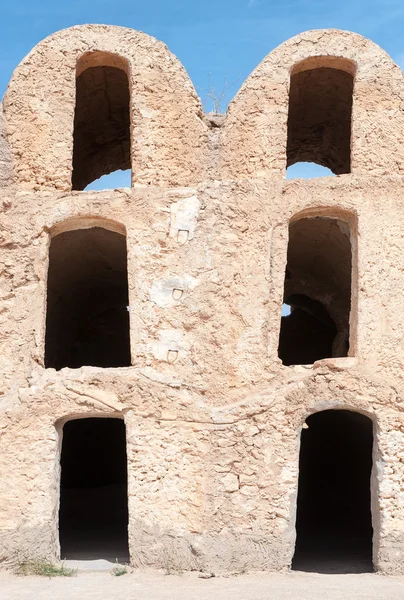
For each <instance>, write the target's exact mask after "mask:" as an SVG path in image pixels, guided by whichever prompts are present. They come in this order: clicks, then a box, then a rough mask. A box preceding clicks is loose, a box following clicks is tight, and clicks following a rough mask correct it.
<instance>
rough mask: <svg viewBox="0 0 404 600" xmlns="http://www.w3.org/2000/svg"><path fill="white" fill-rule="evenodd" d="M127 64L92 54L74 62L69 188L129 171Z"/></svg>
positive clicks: (110, 55) (119, 60)
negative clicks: (71, 163) (115, 173)
mask: <svg viewBox="0 0 404 600" xmlns="http://www.w3.org/2000/svg"><path fill="white" fill-rule="evenodd" d="M128 72H129V67H128V64H127V61H125V60H124V59H122V58H121V57H119V56H116V55H114V54H108V53H103V52H93V53H90V54H86V55H84V56H83V57H82V58H81V59H80V60H79V61H78V63H77V78H76V109H75V115H74V134H73V172H72V189H73V190H84V188H85V187H87V185H88V184H90V183H91V182H92V181H95V180H96V179H99V178H100V177H101V176H103V175H107V174H109V173H112V172H113V171H117V170H123V171H125V170H127V169H130V168H131V158H130V137H131V136H130V110H129V106H130V90H129V80H128Z"/></svg>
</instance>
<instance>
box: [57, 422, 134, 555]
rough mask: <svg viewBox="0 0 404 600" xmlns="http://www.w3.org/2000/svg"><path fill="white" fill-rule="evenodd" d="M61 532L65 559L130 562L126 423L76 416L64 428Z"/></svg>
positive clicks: (62, 550) (62, 552)
mask: <svg viewBox="0 0 404 600" xmlns="http://www.w3.org/2000/svg"><path fill="white" fill-rule="evenodd" d="M59 535H60V547H61V558H62V559H65V558H66V559H73V560H94V559H98V558H104V559H107V560H110V561H113V562H115V561H118V562H127V561H128V560H129V549H128V493H127V460H126V435H125V424H124V422H123V421H122V420H121V419H111V418H108V419H100V418H88V419H76V420H73V421H68V422H67V423H66V424H65V425H64V427H63V443H62V454H61V485H60V512H59Z"/></svg>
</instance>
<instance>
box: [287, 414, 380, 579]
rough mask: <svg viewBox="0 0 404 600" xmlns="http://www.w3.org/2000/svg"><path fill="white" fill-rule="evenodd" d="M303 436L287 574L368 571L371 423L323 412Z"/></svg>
mask: <svg viewBox="0 0 404 600" xmlns="http://www.w3.org/2000/svg"><path fill="white" fill-rule="evenodd" d="M307 425H308V429H303V430H302V437H301V448H300V461H299V489H298V497H297V516H296V533H297V540H296V550H295V555H294V558H293V562H292V568H293V569H295V570H300V571H312V572H319V573H362V572H370V571H372V570H373V567H372V536H373V529H372V515H371V489H370V477H371V471H372V449H373V423H372V421H371V420H370V419H369V418H368V417H366V416H364V415H361V414H359V413H356V412H352V411H348V410H326V411H323V412H319V413H315V414H314V415H311V416H310V417H309V418H308V419H307Z"/></svg>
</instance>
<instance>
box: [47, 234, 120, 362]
mask: <svg viewBox="0 0 404 600" xmlns="http://www.w3.org/2000/svg"><path fill="white" fill-rule="evenodd" d="M47 285H48V289H47V317H46V336H45V366H46V367H47V368H49V367H51V368H54V369H62V368H63V367H70V368H79V367H81V366H84V365H90V366H95V367H126V366H130V338H129V313H128V304H129V302H128V275H127V256H126V238H125V236H124V235H121V234H119V233H116V232H112V231H109V230H106V229H103V228H101V227H93V228H91V229H78V230H74V231H67V232H64V233H61V234H59V235H57V236H55V237H53V238H52V240H51V244H50V248H49V270H48V284H47Z"/></svg>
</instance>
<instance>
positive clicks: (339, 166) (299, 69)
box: [287, 56, 355, 175]
mask: <svg viewBox="0 0 404 600" xmlns="http://www.w3.org/2000/svg"><path fill="white" fill-rule="evenodd" d="M354 72H355V67H354V65H353V63H351V62H350V61H348V60H345V59H339V58H336V57H332V56H327V57H325V56H323V57H321V56H320V57H319V56H316V57H312V58H310V59H307V60H305V61H303V62H301V63H299V64H298V65H296V67H295V68H294V69H293V71H292V75H291V79H290V92H289V115H288V142H287V167H290V166H291V165H294V164H295V163H298V162H312V163H316V164H318V165H321V166H322V167H327V168H328V169H330V170H331V171H332V172H333V173H335V174H336V175H340V174H342V173H350V171H351V114H352V98H353V86H354Z"/></svg>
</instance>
